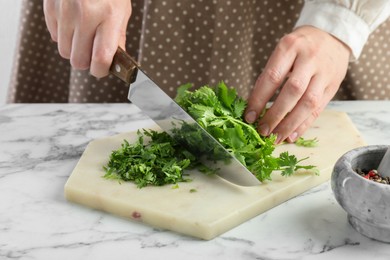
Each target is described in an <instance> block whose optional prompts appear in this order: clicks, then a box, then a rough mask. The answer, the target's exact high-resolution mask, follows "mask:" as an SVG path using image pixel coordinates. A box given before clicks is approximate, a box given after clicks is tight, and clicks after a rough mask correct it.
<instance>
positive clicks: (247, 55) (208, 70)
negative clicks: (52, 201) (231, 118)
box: [8, 0, 390, 103]
mask: <svg viewBox="0 0 390 260" xmlns="http://www.w3.org/2000/svg"><path fill="white" fill-rule="evenodd" d="M148 2H149V4H148V5H147V9H145V10H146V11H145V10H144V0H133V1H132V5H133V13H132V17H131V19H130V22H129V26H128V37H127V38H128V39H127V46H126V47H127V51H128V52H129V53H130V54H132V55H133V56H134V57H136V58H137V59H138V60H139V62H140V63H141V66H142V67H143V68H144V70H145V71H146V72H147V73H148V74H149V75H150V77H151V78H153V79H154V81H156V82H157V83H158V84H159V85H160V86H161V87H162V88H164V89H166V90H167V91H168V92H169V94H170V95H171V96H174V95H175V94H176V88H177V87H178V86H179V85H181V84H184V83H188V82H190V83H193V85H194V86H195V87H200V86H202V85H205V84H215V83H217V82H219V81H222V80H223V81H224V82H225V83H226V84H227V85H228V86H232V87H235V88H236V89H237V90H238V92H239V94H240V95H242V96H243V97H245V98H246V97H248V95H249V94H250V91H251V87H252V86H253V84H254V82H255V80H256V78H257V76H258V75H259V73H260V72H261V70H262V69H263V68H264V66H265V64H266V62H267V59H268V57H269V56H270V54H271V52H272V51H273V49H274V47H275V45H276V44H277V41H278V39H280V38H281V37H282V36H283V35H284V34H285V33H287V32H290V31H291V30H292V28H293V26H294V24H295V22H296V20H297V17H298V16H299V13H300V11H301V8H302V5H303V1H302V0H280V1H250V0H243V1H234V0H213V1H211V0H203V1H202V0H198V1H192V0H183V1H173V0H165V1H160V0H149V1H148ZM145 12H146V14H147V15H146V16H144V13H145ZM21 17H22V18H21V23H20V27H19V28H20V32H19V41H18V45H17V46H16V54H15V62H14V69H13V74H12V78H11V85H10V88H9V94H8V102H29V103H33V102H73V103H75V102H83V103H84V102H92V103H94V102H99V103H100V102H127V91H128V86H126V84H124V83H123V82H121V81H120V80H118V79H116V78H114V77H113V76H109V77H106V78H103V79H96V78H94V77H92V76H90V75H89V74H88V72H87V71H76V70H73V69H72V68H71V67H70V65H69V61H68V60H65V59H62V58H61V57H60V56H59V54H58V51H57V45H56V44H55V43H53V42H51V40H50V36H49V33H48V31H47V29H46V25H45V21H44V16H43V11H42V1H41V0H24V1H23V5H22V13H21ZM143 19H145V21H144V22H145V23H144V26H143V27H142V21H143ZM141 36H142V37H141ZM389 36H390V21H389V20H388V21H387V22H385V23H383V24H382V25H381V26H380V27H379V28H378V29H377V30H375V32H374V33H373V34H372V35H371V36H370V38H369V41H368V43H367V44H366V46H365V48H364V50H363V53H362V55H361V57H360V59H359V61H357V62H353V63H350V65H349V70H348V74H347V76H346V78H345V80H344V82H343V83H342V86H341V88H340V90H339V91H338V93H337V94H336V96H335V98H334V99H338V100H352V99H390V82H389V77H390V66H389V64H390V63H389V61H388V60H389V58H390V44H389V38H390V37H389Z"/></svg>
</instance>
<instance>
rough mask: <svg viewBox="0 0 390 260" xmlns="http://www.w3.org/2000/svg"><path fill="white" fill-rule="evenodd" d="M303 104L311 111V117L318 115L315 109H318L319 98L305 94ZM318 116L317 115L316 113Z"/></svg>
mask: <svg viewBox="0 0 390 260" xmlns="http://www.w3.org/2000/svg"><path fill="white" fill-rule="evenodd" d="M304 104H305V106H306V107H308V108H310V109H313V112H312V113H313V116H314V115H315V114H316V113H318V112H316V111H318V110H317V109H316V108H318V104H319V98H318V96H317V95H314V94H307V95H306V96H305V98H304ZM318 114H319V113H318Z"/></svg>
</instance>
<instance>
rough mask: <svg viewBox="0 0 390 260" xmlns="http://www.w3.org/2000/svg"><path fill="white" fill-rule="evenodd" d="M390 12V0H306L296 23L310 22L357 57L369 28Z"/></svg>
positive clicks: (374, 26)
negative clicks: (341, 43)
mask: <svg viewBox="0 0 390 260" xmlns="http://www.w3.org/2000/svg"><path fill="white" fill-rule="evenodd" d="M389 16H390V0H306V1H305V4H304V6H303V9H302V11H301V15H300V17H299V19H298V21H297V23H296V25H295V27H299V26H303V25H311V26H314V27H316V28H319V29H321V30H323V31H326V32H328V33H330V34H331V35H333V36H334V37H336V38H338V39H339V40H340V41H342V42H344V43H345V44H346V45H347V46H349V48H350V49H351V51H352V57H351V60H356V59H358V58H359V56H360V53H361V52H362V49H363V47H364V45H365V43H366V42H367V39H368V37H369V35H370V33H371V32H372V31H374V30H375V29H376V28H377V27H378V26H379V25H380V24H381V23H383V22H384V21H385V20H386V19H387V18H388V17H389Z"/></svg>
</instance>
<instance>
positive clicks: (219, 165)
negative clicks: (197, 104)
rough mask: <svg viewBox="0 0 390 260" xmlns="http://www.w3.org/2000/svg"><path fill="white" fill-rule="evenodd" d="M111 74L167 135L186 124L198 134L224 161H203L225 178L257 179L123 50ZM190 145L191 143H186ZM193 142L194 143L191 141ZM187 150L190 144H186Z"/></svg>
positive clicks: (243, 181) (249, 183) (248, 181)
mask: <svg viewBox="0 0 390 260" xmlns="http://www.w3.org/2000/svg"><path fill="white" fill-rule="evenodd" d="M110 72H111V74H113V75H115V76H117V77H118V78H120V79H121V80H123V81H125V82H126V83H128V84H130V89H129V93H128V99H129V100H130V101H131V102H132V103H133V104H134V105H136V106H137V107H138V108H140V109H141V110H142V112H143V113H145V114H146V115H147V116H149V117H150V118H151V119H152V120H153V121H154V122H156V124H157V125H158V126H160V128H161V129H162V130H164V131H165V132H167V133H168V134H170V135H173V132H174V131H177V129H180V128H178V126H183V125H186V126H190V127H191V128H190V129H191V131H193V130H196V131H198V132H199V133H201V137H202V140H203V142H202V146H204V144H210V148H209V150H210V151H211V152H212V151H218V155H219V156H221V154H222V155H223V156H222V157H219V158H224V160H207V159H206V160H203V161H202V162H203V163H204V164H205V165H207V166H208V167H210V168H213V169H218V170H217V171H216V173H217V174H218V175H219V176H221V177H222V178H224V179H225V180H227V181H229V182H231V183H234V184H236V185H240V186H256V185H259V184H260V181H259V180H258V179H257V178H256V177H255V176H254V175H253V174H252V173H251V172H250V171H249V170H248V169H247V168H246V167H245V166H244V165H243V164H241V163H240V162H239V161H238V160H237V159H236V158H235V157H233V156H232V155H231V154H230V153H229V152H228V151H227V150H226V149H225V148H224V147H223V146H222V145H221V144H220V143H219V142H218V141H217V140H216V139H215V138H214V137H213V136H211V135H210V134H209V133H208V132H207V131H206V130H205V129H204V128H202V127H201V126H200V125H199V124H198V123H197V122H196V121H195V120H194V119H193V118H192V117H191V116H190V115H189V114H188V113H187V112H186V111H184V109H182V108H181V107H180V106H179V105H178V104H177V103H176V102H175V101H174V100H173V99H172V98H170V97H169V96H168V95H167V94H166V93H165V92H164V91H163V90H162V89H161V88H160V87H158V85H157V84H156V83H154V82H153V80H151V79H150V78H149V77H148V76H147V75H146V74H145V72H143V71H142V69H141V68H140V66H139V64H138V63H137V62H136V61H135V60H134V59H133V58H132V57H131V56H130V55H129V54H128V53H126V52H125V51H124V50H122V49H121V48H118V50H117V52H116V54H115V56H114V59H113V62H112V65H111V68H110ZM185 145H187V146H191V145H194V144H189V143H186V144H185ZM195 145H197V144H195ZM189 148H190V150H191V147H189Z"/></svg>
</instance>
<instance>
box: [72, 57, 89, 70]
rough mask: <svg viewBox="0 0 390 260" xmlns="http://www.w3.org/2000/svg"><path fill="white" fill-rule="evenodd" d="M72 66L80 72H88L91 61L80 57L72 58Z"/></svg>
mask: <svg viewBox="0 0 390 260" xmlns="http://www.w3.org/2000/svg"><path fill="white" fill-rule="evenodd" d="M70 64H71V65H72V67H73V68H75V69H78V70H86V69H88V68H89V61H87V60H86V59H82V58H79V57H72V58H71V60H70Z"/></svg>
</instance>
